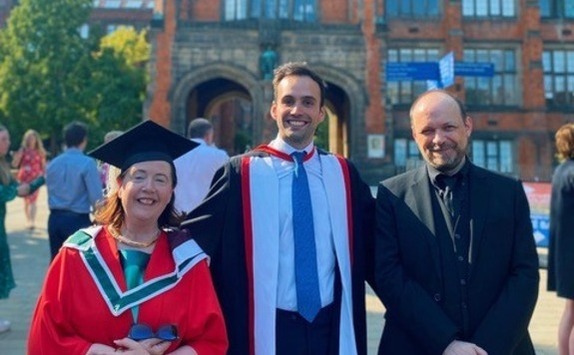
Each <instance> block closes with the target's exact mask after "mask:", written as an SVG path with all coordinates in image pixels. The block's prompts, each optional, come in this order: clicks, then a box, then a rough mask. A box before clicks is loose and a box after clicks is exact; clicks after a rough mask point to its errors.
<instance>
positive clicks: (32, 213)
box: [12, 129, 46, 230]
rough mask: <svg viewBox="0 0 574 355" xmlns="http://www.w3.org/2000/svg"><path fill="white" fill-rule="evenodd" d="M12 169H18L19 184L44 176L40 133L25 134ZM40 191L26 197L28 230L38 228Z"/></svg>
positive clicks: (43, 157) (44, 151) (30, 131)
mask: <svg viewBox="0 0 574 355" xmlns="http://www.w3.org/2000/svg"><path fill="white" fill-rule="evenodd" d="M12 167H14V168H17V169H18V174H17V175H16V179H17V180H18V181H19V182H25V183H30V182H32V181H33V180H34V179H36V178H38V177H39V176H42V175H44V172H45V169H46V150H45V149H44V144H43V143H42V139H41V138H40V135H39V134H38V132H36V131H35V130H33V129H29V130H27V131H26V133H24V137H23V138H22V144H21V146H20V149H19V150H18V151H16V152H15V153H14V156H13V159H12ZM38 193H39V191H35V192H34V193H32V194H30V195H28V196H26V197H24V212H25V214H26V221H27V225H28V228H29V229H30V230H33V229H34V228H35V227H36V200H37V199H38Z"/></svg>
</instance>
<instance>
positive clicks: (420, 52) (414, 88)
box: [387, 48, 440, 105]
mask: <svg viewBox="0 0 574 355" xmlns="http://www.w3.org/2000/svg"><path fill="white" fill-rule="evenodd" d="M439 53H440V51H439V49H438V48H400V49H389V51H388V61H389V62H437V61H438V60H439V59H440V58H439ZM425 91H427V82H426V81H425V80H415V81H388V82H387V99H388V100H390V103H391V104H393V105H397V104H398V105H401V104H403V105H410V104H411V103H412V101H413V100H414V99H415V98H416V97H417V96H419V95H420V94H422V93H423V92H425Z"/></svg>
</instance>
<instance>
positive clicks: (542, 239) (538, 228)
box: [530, 214, 550, 247]
mask: <svg viewBox="0 0 574 355" xmlns="http://www.w3.org/2000/svg"><path fill="white" fill-rule="evenodd" d="M530 220H531V221H532V229H533V230H534V240H535V241H536V246H538V247H548V241H549V238H550V217H549V216H548V215H536V214H531V215H530Z"/></svg>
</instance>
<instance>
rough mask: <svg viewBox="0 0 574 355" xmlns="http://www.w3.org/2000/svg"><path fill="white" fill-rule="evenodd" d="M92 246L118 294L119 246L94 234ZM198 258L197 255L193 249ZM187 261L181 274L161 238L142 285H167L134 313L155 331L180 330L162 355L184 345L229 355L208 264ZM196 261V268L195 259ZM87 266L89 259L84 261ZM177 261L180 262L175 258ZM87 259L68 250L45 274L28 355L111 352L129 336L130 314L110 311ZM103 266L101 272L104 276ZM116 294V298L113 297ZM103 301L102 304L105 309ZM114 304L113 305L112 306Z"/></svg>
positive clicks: (101, 232) (122, 287) (122, 285)
mask: <svg viewBox="0 0 574 355" xmlns="http://www.w3.org/2000/svg"><path fill="white" fill-rule="evenodd" d="M87 231H88V233H90V231H91V232H93V233H95V234H94V235H93V243H94V244H95V248H96V249H92V250H97V252H95V253H93V254H91V255H92V256H96V258H92V260H95V259H98V258H100V257H101V259H100V260H102V261H103V263H101V264H100V265H102V264H103V265H105V266H107V268H109V272H110V273H111V275H113V279H115V281H116V282H117V287H119V290H118V291H119V292H120V294H121V292H125V291H126V283H125V278H124V274H123V270H122V267H121V265H120V255H119V252H118V249H117V247H116V241H115V240H114V239H113V237H111V236H110V235H109V233H108V232H107V230H106V229H105V228H92V229H88V230H87ZM196 250H199V251H200V252H201V250H200V249H196ZM200 254H201V255H192V256H191V258H187V260H188V262H189V263H190V264H193V263H195V265H194V266H193V267H191V268H189V265H190V264H187V265H188V266H187V267H185V266H184V267H183V268H181V269H180V272H178V273H175V274H176V275H174V270H177V267H178V266H179V265H181V263H179V262H178V264H179V265H176V262H174V257H175V253H174V254H173V255H172V251H171V250H170V246H169V243H168V238H167V235H166V233H165V232H163V233H162V235H161V236H160V238H159V240H158V242H157V244H156V247H155V249H154V250H153V252H152V254H151V257H150V260H149V263H148V266H147V268H146V270H145V273H144V276H143V278H144V284H145V283H146V282H148V281H150V280H154V279H155V280H158V279H157V278H161V277H162V276H165V275H171V276H172V280H173V279H176V280H178V281H176V282H174V283H173V284H170V286H169V287H167V288H166V289H164V290H162V291H157V292H155V293H153V294H151V295H149V296H148V297H146V298H147V299H146V300H145V301H143V303H141V304H140V305H139V316H138V322H139V323H145V324H148V325H149V326H151V328H152V329H153V330H157V328H158V327H160V326H161V325H164V324H174V325H176V326H177V330H178V335H179V339H178V340H176V341H174V342H173V343H172V345H171V346H170V348H169V349H168V351H167V353H169V352H171V351H174V350H175V349H177V348H179V347H181V346H183V345H189V346H191V347H193V348H194V349H195V350H196V351H197V352H198V353H199V354H224V353H225V352H226V349H227V336H226V331H225V324H224V320H223V316H222V313H221V309H220V307H219V303H218V300H217V297H216V294H215V291H214V289H213V285H212V281H211V277H210V274H209V269H208V265H207V259H205V257H204V255H205V254H203V253H200ZM197 257H199V260H198V259H196V258H197ZM88 259H89V258H88ZM176 259H177V258H176ZM85 260H86V254H82V252H81V251H80V250H79V249H78V248H74V247H69V246H67V245H66V244H65V245H64V248H62V250H61V251H60V252H59V253H58V255H57V256H56V258H55V259H54V261H53V262H52V264H51V265H50V268H49V270H48V273H47V276H46V280H45V283H44V286H43V289H42V292H41V294H40V297H39V299H38V303H37V306H36V310H35V312H34V315H33V319H32V324H31V329H30V336H29V340H28V353H29V354H34V355H39V354H50V355H52V354H53V355H56V354H85V353H86V352H87V351H88V349H89V348H90V346H91V345H92V344H93V343H101V344H106V345H109V346H115V345H114V343H113V341H114V340H116V339H121V338H124V337H126V336H127V334H128V330H129V328H130V326H131V325H132V323H133V318H132V312H131V310H130V308H129V307H126V308H125V309H123V310H120V312H121V313H120V314H117V315H114V314H113V313H117V312H115V311H114V310H113V305H110V301H109V300H110V299H109V298H107V297H104V295H105V294H106V293H105V292H104V291H103V289H105V287H104V288H102V287H98V284H99V285H102V283H98V282H96V281H95V277H93V274H91V273H90V272H89V270H88V266H87V263H86V262H85ZM105 266H104V268H105ZM92 270H93V269H92ZM112 293H113V292H112ZM106 299H107V301H106ZM112 303H113V301H112Z"/></svg>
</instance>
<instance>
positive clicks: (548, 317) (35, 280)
mask: <svg viewBox="0 0 574 355" xmlns="http://www.w3.org/2000/svg"><path fill="white" fill-rule="evenodd" d="M38 210H39V216H38V225H39V226H40V228H37V229H36V230H35V231H33V232H30V231H28V230H26V229H25V218H24V212H23V204H22V200H21V199H18V200H16V201H12V202H10V203H9V204H8V214H7V217H6V229H7V231H8V242H9V244H10V250H11V253H12V266H13V268H14V273H15V277H16V283H17V285H18V286H17V287H16V289H14V291H13V292H12V294H11V295H10V298H9V299H8V300H0V318H6V319H10V320H11V321H12V330H11V331H10V332H7V333H4V334H0V355H22V354H25V353H26V339H27V337H28V327H29V322H30V317H31V314H32V312H33V309H34V306H35V303H36V298H37V296H38V292H39V290H40V288H41V284H42V281H43V277H44V273H45V271H46V268H47V265H48V260H49V250H48V249H49V248H48V241H47V232H46V228H45V226H46V221H47V209H46V191H45V188H44V187H43V188H42V189H41V193H40V197H39V200H38ZM541 252H542V254H543V251H541ZM540 274H541V283H540V285H541V287H540V296H539V299H538V304H537V307H536V310H535V312H534V317H533V319H532V321H531V324H530V332H531V334H532V338H533V340H534V342H535V345H536V350H537V354H541V355H556V354H558V352H557V350H556V332H557V325H558V321H559V318H560V314H561V311H562V307H563V302H562V301H561V300H560V299H558V298H557V297H556V296H555V295H554V294H551V293H548V292H546V291H545V290H544V285H546V271H545V270H541V273H540ZM367 310H368V332H369V354H376V349H377V344H378V341H379V337H380V334H381V329H382V327H383V312H384V309H383V307H382V305H381V303H380V302H379V301H378V300H377V298H376V297H375V296H373V295H372V293H371V294H369V295H367ZM32 355H33V354H32Z"/></svg>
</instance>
